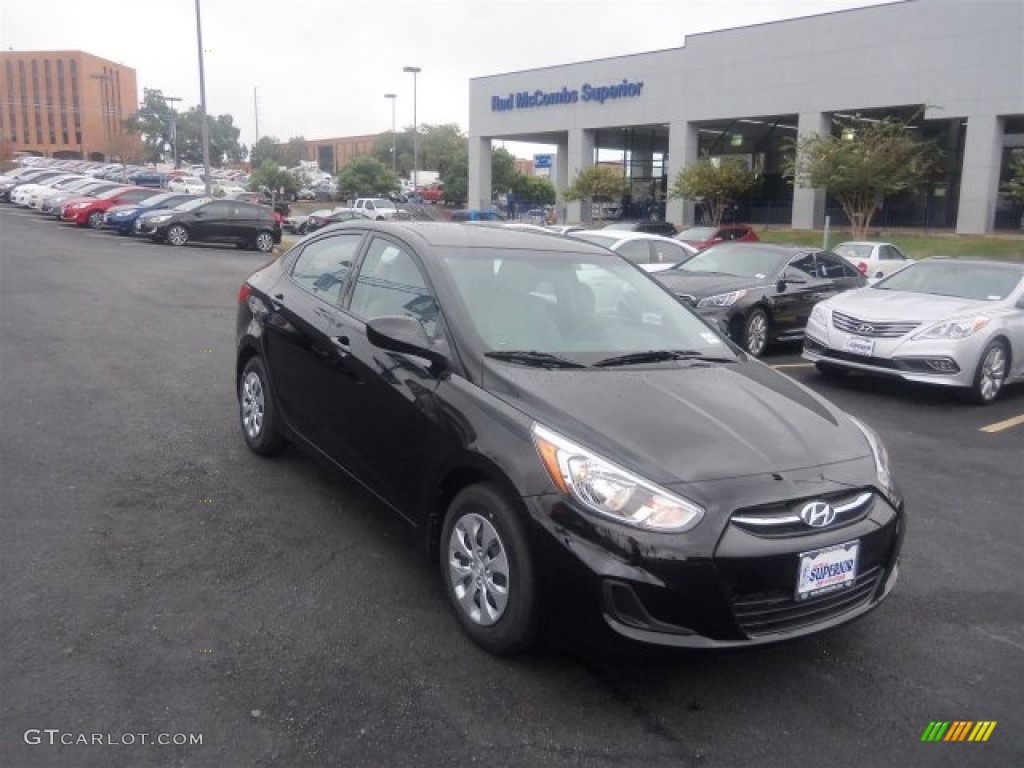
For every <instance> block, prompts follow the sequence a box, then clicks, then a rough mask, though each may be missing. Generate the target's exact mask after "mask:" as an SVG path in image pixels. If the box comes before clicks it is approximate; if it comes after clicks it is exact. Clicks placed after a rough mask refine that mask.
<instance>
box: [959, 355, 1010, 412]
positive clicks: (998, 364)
mask: <svg viewBox="0 0 1024 768" xmlns="http://www.w3.org/2000/svg"><path fill="white" fill-rule="evenodd" d="M1009 362H1010V361H1009V355H1008V353H1007V349H1006V343H1005V342H1003V341H1001V340H999V339H994V340H993V341H991V342H989V345H988V346H987V347H985V351H984V352H982V353H981V359H980V360H979V361H978V367H977V369H976V370H975V372H974V384H973V385H972V386H971V388H970V390H969V391H968V393H967V397H968V399H969V400H970V401H971V402H973V403H976V404H978V405H988V404H989V403H991V402H993V401H994V400H995V399H996V398H997V397H998V396H999V393H1000V392H1002V390H1003V384H1004V383H1005V382H1006V370H1007V368H1008V367H1009Z"/></svg>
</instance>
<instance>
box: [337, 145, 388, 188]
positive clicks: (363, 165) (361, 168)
mask: <svg viewBox="0 0 1024 768" xmlns="http://www.w3.org/2000/svg"><path fill="white" fill-rule="evenodd" d="M398 187H399V184H398V178H397V177H396V176H395V174H393V173H392V172H391V169H390V168H389V167H387V166H386V165H384V163H382V162H381V161H380V160H378V159H377V158H375V157H370V155H360V156H358V157H354V158H352V160H351V161H349V163H348V165H346V166H345V167H344V168H342V169H341V173H339V174H338V189H339V190H341V191H342V192H343V193H346V194H352V195H355V196H356V197H372V196H374V195H378V194H380V193H382V192H389V191H392V190H395V189H398Z"/></svg>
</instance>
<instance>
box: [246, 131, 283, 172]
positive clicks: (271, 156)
mask: <svg viewBox="0 0 1024 768" xmlns="http://www.w3.org/2000/svg"><path fill="white" fill-rule="evenodd" d="M280 143H281V140H280V139H279V138H277V136H260V138H259V140H258V141H257V142H256V143H255V144H253V145H252V148H251V149H250V150H249V165H251V166H252V167H253V168H259V167H260V166H261V165H263V161H264V160H273V161H274V162H275V163H277V164H278V165H280V164H281V153H280V152H279V151H278V145H280Z"/></svg>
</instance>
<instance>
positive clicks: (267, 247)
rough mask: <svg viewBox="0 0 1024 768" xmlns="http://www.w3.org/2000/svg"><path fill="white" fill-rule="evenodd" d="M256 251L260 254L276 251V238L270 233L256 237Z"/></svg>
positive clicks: (261, 233)
mask: <svg viewBox="0 0 1024 768" xmlns="http://www.w3.org/2000/svg"><path fill="white" fill-rule="evenodd" d="M256 250H257V251H259V252H260V253H270V252H271V251H272V250H274V236H273V235H271V234H270V233H269V232H260V233H259V234H258V235H256Z"/></svg>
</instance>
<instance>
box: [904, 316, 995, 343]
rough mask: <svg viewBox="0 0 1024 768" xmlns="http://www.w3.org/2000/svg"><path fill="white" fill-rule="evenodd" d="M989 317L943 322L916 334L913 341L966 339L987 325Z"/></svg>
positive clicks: (962, 318)
mask: <svg viewBox="0 0 1024 768" xmlns="http://www.w3.org/2000/svg"><path fill="white" fill-rule="evenodd" d="M990 320H991V318H990V317H987V316H986V315H976V316H975V317H961V318H956V319H953V320H943V321H942V322H940V323H935V324H934V325H931V326H929V327H927V328H925V329H924V330H923V331H921V332H920V333H918V334H916V335H915V336H914V337H913V338H915V339H966V338H967V337H968V336H970V335H971V334H973V333H977V332H978V331H980V330H981V329H982V328H984V327H985V326H986V325H988V324H989V321H990Z"/></svg>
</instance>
